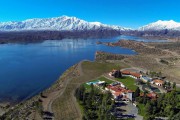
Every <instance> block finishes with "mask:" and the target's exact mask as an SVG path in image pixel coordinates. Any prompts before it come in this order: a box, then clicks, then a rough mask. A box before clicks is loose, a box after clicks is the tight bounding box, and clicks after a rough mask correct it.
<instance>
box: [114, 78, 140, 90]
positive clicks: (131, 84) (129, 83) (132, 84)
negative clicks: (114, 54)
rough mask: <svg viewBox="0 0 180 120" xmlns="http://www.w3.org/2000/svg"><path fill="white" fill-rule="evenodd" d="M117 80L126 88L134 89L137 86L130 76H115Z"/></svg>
mask: <svg viewBox="0 0 180 120" xmlns="http://www.w3.org/2000/svg"><path fill="white" fill-rule="evenodd" d="M116 80H118V81H119V82H122V83H123V84H124V85H125V86H126V87H127V88H128V89H130V90H133V91H135V90H136V88H137V86H136V85H135V80H134V79H133V78H131V77H123V78H116Z"/></svg>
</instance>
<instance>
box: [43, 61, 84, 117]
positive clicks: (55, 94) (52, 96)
mask: <svg viewBox="0 0 180 120" xmlns="http://www.w3.org/2000/svg"><path fill="white" fill-rule="evenodd" d="M82 62H83V61H81V62H79V63H78V64H77V65H76V66H75V67H74V68H73V70H71V72H69V73H68V74H67V75H66V76H68V77H67V78H65V79H64V80H63V81H62V82H60V86H59V87H58V88H57V89H55V90H54V91H52V92H50V93H48V95H47V96H46V97H47V98H42V101H43V102H42V106H43V111H48V112H51V113H53V110H52V104H53V102H54V101H55V100H56V99H57V98H59V97H61V96H62V95H63V93H64V91H65V90H66V88H67V85H68V84H72V83H70V81H71V80H72V79H74V78H76V77H79V76H81V75H83V72H82V66H81V64H82ZM75 74H76V75H75ZM78 86H79V85H78ZM72 96H73V95H72ZM72 101H73V104H74V105H75V107H76V110H77V112H78V113H79V114H80V115H81V111H80V109H79V106H78V104H77V102H76V98H75V97H74V96H73V97H72ZM53 119H54V118H53Z"/></svg>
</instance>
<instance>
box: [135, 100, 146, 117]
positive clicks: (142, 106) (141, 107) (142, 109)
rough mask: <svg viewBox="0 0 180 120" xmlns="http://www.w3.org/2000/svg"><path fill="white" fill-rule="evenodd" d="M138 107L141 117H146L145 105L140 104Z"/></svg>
mask: <svg viewBox="0 0 180 120" xmlns="http://www.w3.org/2000/svg"><path fill="white" fill-rule="evenodd" d="M137 107H138V113H139V115H141V116H145V105H144V104H140V103H138V105H137Z"/></svg>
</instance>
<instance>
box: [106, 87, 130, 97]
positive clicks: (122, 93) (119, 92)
mask: <svg viewBox="0 0 180 120" xmlns="http://www.w3.org/2000/svg"><path fill="white" fill-rule="evenodd" d="M105 90H109V91H110V92H111V94H112V95H113V97H114V99H117V98H126V100H132V93H133V92H132V91H131V90H128V89H125V88H123V87H121V85H115V86H113V85H108V86H107V87H106V88H105Z"/></svg>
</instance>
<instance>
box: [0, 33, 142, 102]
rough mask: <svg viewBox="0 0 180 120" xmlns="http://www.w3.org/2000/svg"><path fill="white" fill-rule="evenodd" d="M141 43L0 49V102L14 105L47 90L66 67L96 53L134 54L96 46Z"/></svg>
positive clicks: (71, 42) (52, 43)
mask: <svg viewBox="0 0 180 120" xmlns="http://www.w3.org/2000/svg"><path fill="white" fill-rule="evenodd" d="M125 38H127V39H131V40H137V41H141V40H142V41H144V39H141V38H136V37H131V36H119V37H114V38H109V39H85V40H84V39H63V40H46V41H44V42H41V43H27V44H2V45H0V101H9V102H18V101H21V100H24V99H26V98H28V97H31V96H33V95H36V94H37V93H39V92H40V91H42V90H44V89H46V88H48V87H50V86H51V85H52V84H53V83H54V82H55V81H56V80H57V79H58V78H59V76H60V75H61V74H62V73H63V72H64V71H65V70H66V69H68V68H69V67H71V66H72V65H74V64H76V63H78V62H79V61H81V60H84V59H86V60H94V57H95V56H94V55H95V52H96V51H105V52H111V53H119V54H128V55H133V54H136V53H135V52H134V51H133V50H130V49H125V48H121V47H109V46H105V45H100V44H96V42H98V41H101V42H115V41H118V40H119V39H125Z"/></svg>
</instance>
